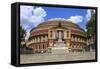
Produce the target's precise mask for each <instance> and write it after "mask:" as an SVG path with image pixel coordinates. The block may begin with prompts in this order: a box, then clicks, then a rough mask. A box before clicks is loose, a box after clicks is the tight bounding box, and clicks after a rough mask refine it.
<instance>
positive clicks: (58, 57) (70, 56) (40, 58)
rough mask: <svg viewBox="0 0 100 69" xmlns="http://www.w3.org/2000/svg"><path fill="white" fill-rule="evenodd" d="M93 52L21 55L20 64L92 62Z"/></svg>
mask: <svg viewBox="0 0 100 69" xmlns="http://www.w3.org/2000/svg"><path fill="white" fill-rule="evenodd" d="M93 59H95V52H70V53H63V54H54V53H37V54H21V55H20V63H21V64H24V63H41V62H56V61H75V60H93Z"/></svg>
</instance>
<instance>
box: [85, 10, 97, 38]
mask: <svg viewBox="0 0 100 69" xmlns="http://www.w3.org/2000/svg"><path fill="white" fill-rule="evenodd" d="M91 12H92V11H91ZM95 25H96V23H95V14H91V18H90V20H89V21H88V22H87V25H86V28H87V36H88V37H90V36H94V35H95V30H96V29H95Z"/></svg>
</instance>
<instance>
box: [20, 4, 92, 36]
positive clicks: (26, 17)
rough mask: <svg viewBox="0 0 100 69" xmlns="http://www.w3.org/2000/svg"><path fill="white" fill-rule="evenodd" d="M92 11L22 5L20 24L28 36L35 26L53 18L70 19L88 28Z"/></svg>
mask: <svg viewBox="0 0 100 69" xmlns="http://www.w3.org/2000/svg"><path fill="white" fill-rule="evenodd" d="M90 11H91V9H77V8H57V7H41V6H20V22H21V23H20V24H21V26H22V27H23V28H24V29H25V30H26V31H27V35H28V36H29V31H30V30H31V29H32V28H33V27H36V26H37V25H38V24H40V23H42V22H44V21H46V20H48V19H52V18H64V19H67V20H70V21H72V22H73V23H76V24H78V25H79V26H80V27H81V28H83V29H84V30H86V22H87V21H88V20H89V19H90V18H91V12H90ZM26 38H27V37H26Z"/></svg>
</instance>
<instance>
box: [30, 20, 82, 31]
mask: <svg viewBox="0 0 100 69" xmlns="http://www.w3.org/2000/svg"><path fill="white" fill-rule="evenodd" d="M59 23H61V25H62V27H65V28H71V29H77V30H81V31H83V29H82V28H80V27H79V25H77V24H75V23H73V22H71V21H69V20H67V19H64V18H52V19H49V20H47V21H45V22H43V23H40V24H39V25H38V26H37V27H35V28H33V29H32V30H31V31H33V30H41V29H50V28H53V27H57V26H58V25H59ZM31 31H30V32H31Z"/></svg>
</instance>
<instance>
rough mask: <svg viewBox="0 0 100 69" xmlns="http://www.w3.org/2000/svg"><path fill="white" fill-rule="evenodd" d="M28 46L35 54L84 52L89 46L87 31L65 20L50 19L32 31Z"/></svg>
mask: <svg viewBox="0 0 100 69" xmlns="http://www.w3.org/2000/svg"><path fill="white" fill-rule="evenodd" d="M27 46H28V47H29V48H32V49H33V51H34V52H52V51H54V50H58V49H59V50H61V49H62V50H63V51H64V50H66V52H69V51H83V50H84V48H85V47H86V46H87V44H86V34H85V31H84V30H83V29H82V28H80V27H79V25H77V24H75V23H72V22H71V21H69V20H66V19H63V18H54V19H49V20H47V21H45V22H43V23H40V24H39V25H38V26H37V27H35V28H33V29H32V30H31V31H30V37H29V39H28V42H27Z"/></svg>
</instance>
